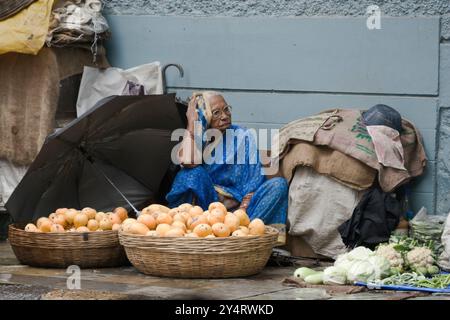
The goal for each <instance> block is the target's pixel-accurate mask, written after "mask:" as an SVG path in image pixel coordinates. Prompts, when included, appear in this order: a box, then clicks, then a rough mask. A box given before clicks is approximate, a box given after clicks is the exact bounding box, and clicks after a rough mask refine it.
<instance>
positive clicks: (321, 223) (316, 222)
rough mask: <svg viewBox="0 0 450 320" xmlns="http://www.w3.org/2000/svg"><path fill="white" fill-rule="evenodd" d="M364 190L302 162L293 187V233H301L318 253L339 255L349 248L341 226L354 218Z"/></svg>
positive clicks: (291, 217)
mask: <svg viewBox="0 0 450 320" xmlns="http://www.w3.org/2000/svg"><path fill="white" fill-rule="evenodd" d="M361 196H362V191H357V190H354V189H352V188H349V187H347V186H345V185H343V184H341V183H339V182H337V181H335V180H334V179H331V178H330V177H328V176H326V175H322V174H319V173H317V172H315V171H314V170H313V169H312V168H308V167H302V166H299V167H297V169H296V170H295V174H294V177H293V179H292V182H291V185H290V187H289V207H288V222H289V225H290V227H289V234H290V235H292V236H296V237H301V238H302V239H303V240H304V241H305V242H306V243H307V244H308V245H309V246H310V247H311V248H312V249H313V251H314V253H316V254H319V255H322V256H326V257H329V258H333V259H335V258H336V257H337V256H338V255H339V254H342V253H345V252H346V250H347V249H346V245H345V244H344V242H343V241H342V239H341V236H340V234H339V232H338V227H339V226H340V225H341V224H342V223H344V222H345V221H347V220H348V219H350V218H351V216H352V213H353V210H354V209H355V208H356V206H357V205H358V202H359V201H360V199H361Z"/></svg>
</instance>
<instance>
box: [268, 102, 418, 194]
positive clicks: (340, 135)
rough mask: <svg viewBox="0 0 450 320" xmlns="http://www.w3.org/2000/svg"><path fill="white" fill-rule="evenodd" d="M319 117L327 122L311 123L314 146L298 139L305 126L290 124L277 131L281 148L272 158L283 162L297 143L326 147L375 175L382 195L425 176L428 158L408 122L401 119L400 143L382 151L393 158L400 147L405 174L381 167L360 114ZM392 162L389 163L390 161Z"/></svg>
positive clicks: (343, 112) (342, 112)
mask: <svg viewBox="0 0 450 320" xmlns="http://www.w3.org/2000/svg"><path fill="white" fill-rule="evenodd" d="M330 113H331V116H330ZM322 114H324V115H325V118H326V121H325V122H324V123H323V124H322V125H319V126H317V125H316V124H318V123H317V122H314V123H313V124H314V127H313V128H314V130H315V133H314V141H313V142H311V141H310V140H309V139H308V140H307V139H303V138H301V137H300V139H299V135H298V134H297V132H298V130H299V129H301V127H303V126H305V121H302V122H298V123H295V122H293V123H291V124H288V125H286V126H284V127H283V128H282V129H281V130H280V134H279V137H280V139H279V140H280V144H279V149H278V152H276V153H275V156H278V155H280V159H281V161H283V158H284V157H286V155H287V154H288V153H289V152H290V150H292V148H291V147H292V145H294V144H296V143H298V141H299V140H302V141H305V142H308V143H312V144H314V145H316V146H326V147H328V148H330V149H332V150H336V151H339V152H340V153H343V154H345V155H347V156H349V157H351V158H354V159H356V160H358V161H360V162H362V163H363V164H364V165H366V166H367V167H370V168H372V169H375V170H376V171H378V182H379V185H380V186H381V188H382V190H383V191H384V192H392V191H393V190H395V189H396V188H397V187H399V186H400V185H402V184H404V183H406V182H408V181H409V180H410V179H411V178H414V177H417V176H420V175H421V174H422V173H423V172H424V170H425V166H426V163H427V158H426V155H425V150H424V148H423V145H422V141H421V140H422V139H421V135H420V133H419V131H418V130H417V129H416V127H415V126H414V125H413V124H412V123H411V122H409V121H408V120H406V119H401V125H402V130H401V134H400V137H399V142H398V143H395V142H393V143H391V144H389V145H387V146H385V150H383V151H384V154H386V155H390V154H394V155H395V154H398V151H397V150H398V148H399V144H401V147H402V148H403V154H401V159H402V160H403V165H404V168H405V169H406V170H405V169H401V168H399V167H398V166H395V165H394V166H385V165H386V164H387V163H388V162H386V161H383V162H384V164H383V163H381V162H380V159H379V155H380V152H378V155H377V150H376V147H375V144H374V143H375V142H376V143H379V142H378V140H376V141H374V140H373V138H372V136H371V135H370V134H369V132H368V131H367V126H366V124H365V123H364V121H363V118H362V114H361V111H360V110H351V109H336V110H332V111H324V112H323V113H322ZM306 123H307V122H306ZM297 127H300V128H297ZM378 136H379V135H378ZM378 136H377V138H378ZM385 140H386V139H385ZM385 140H381V141H385ZM285 141H287V142H285ZM397 141H398V140H397ZM386 148H392V150H386ZM378 150H379V149H378ZM388 151H389V152H388ZM391 158H392V157H391ZM391 158H388V159H389V160H391ZM282 166H283V163H282ZM312 166H313V167H314V165H312ZM361 172H362V171H361ZM368 173H369V171H366V173H365V174H368Z"/></svg>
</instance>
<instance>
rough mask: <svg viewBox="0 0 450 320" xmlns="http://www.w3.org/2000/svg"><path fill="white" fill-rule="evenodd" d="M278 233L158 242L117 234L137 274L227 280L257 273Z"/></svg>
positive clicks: (267, 257)
mask: <svg viewBox="0 0 450 320" xmlns="http://www.w3.org/2000/svg"><path fill="white" fill-rule="evenodd" d="M277 237H278V231H277V230H276V229H274V228H272V227H266V232H265V234H264V235H262V236H249V237H228V238H211V239H205V238H162V237H149V236H138V235H130V234H125V233H123V232H121V233H119V239H120V243H121V244H122V245H123V246H124V247H125V251H126V253H127V257H128V259H129V260H130V262H131V263H132V264H133V265H134V267H136V269H138V270H139V271H140V272H142V273H145V274H148V275H152V276H162V277H176V278H231V277H243V276H249V275H253V274H256V273H259V272H260V271H261V270H262V269H263V268H264V266H265V265H266V263H267V261H268V259H269V257H270V255H271V253H272V248H273V247H274V245H275V244H276V241H277Z"/></svg>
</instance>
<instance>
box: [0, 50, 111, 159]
mask: <svg viewBox="0 0 450 320" xmlns="http://www.w3.org/2000/svg"><path fill="white" fill-rule="evenodd" d="M85 65H92V55H91V53H90V52H89V51H88V50H84V49H80V48H58V49H52V48H43V49H42V50H41V51H40V52H39V54H38V55H36V56H31V55H23V54H16V53H7V54H4V55H1V56H0V70H1V72H0V83H2V86H1V87H0V137H2V138H1V139H0V158H5V159H7V160H9V161H11V162H13V163H14V164H17V165H29V164H31V162H32V161H33V160H34V158H35V157H36V155H37V153H38V152H39V150H40V148H41V146H42V144H43V143H44V141H45V138H46V137H47V135H48V134H49V133H51V132H52V131H53V129H54V127H55V113H56V109H57V106H58V101H59V90H60V81H61V80H63V79H66V78H68V77H70V76H73V75H77V74H80V73H81V72H82V71H83V67H84V66H85ZM97 65H98V66H103V67H107V66H109V63H108V62H107V60H106V57H105V56H104V55H102V59H98V64H97Z"/></svg>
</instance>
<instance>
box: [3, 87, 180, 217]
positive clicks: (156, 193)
mask: <svg viewBox="0 0 450 320" xmlns="http://www.w3.org/2000/svg"><path fill="white" fill-rule="evenodd" d="M185 111H186V109H185V106H184V105H183V104H181V103H176V102H175V95H174V94H170V95H151V96H112V97H108V98H105V99H103V100H101V101H100V102H99V103H98V104H97V105H96V106H95V107H94V108H93V109H92V110H91V111H89V112H87V113H85V114H84V115H83V116H81V117H80V118H78V119H75V120H74V121H72V122H71V123H70V124H68V125H67V126H66V127H64V128H62V129H60V130H58V131H57V132H55V133H54V134H52V135H50V136H48V137H47V139H46V141H45V143H44V145H43V147H42V149H41V151H40V152H39V154H38V156H37V157H36V159H35V161H34V162H33V163H32V165H31V166H30V168H29V169H28V171H27V173H26V174H25V176H24V177H23V179H22V181H21V182H20V183H19V185H18V186H17V188H16V189H15V190H14V192H13V194H12V195H11V197H10V198H9V200H8V202H7V203H6V208H7V210H8V211H9V213H10V214H11V216H12V218H13V220H14V221H16V222H29V221H31V220H34V219H37V218H38V217H41V216H47V215H49V214H50V213H52V212H54V211H55V210H56V209H57V208H79V209H81V208H84V207H92V208H95V209H97V210H99V211H110V210H112V209H113V208H115V207H118V206H123V207H126V208H127V209H130V208H131V205H129V203H130V204H132V205H133V206H135V207H140V206H143V205H144V204H146V203H149V202H156V201H161V199H160V194H161V192H160V185H161V183H162V181H163V179H164V177H167V176H170V174H169V175H168V174H167V172H168V170H169V169H170V170H172V169H173V167H174V166H173V164H172V162H171V158H170V156H171V151H172V148H173V147H174V146H175V144H176V143H178V142H177V141H171V138H170V137H171V133H172V131H173V130H175V129H178V128H185V124H186V116H185ZM165 184H166V185H167V181H165ZM124 197H125V198H126V199H128V201H129V203H128V202H127V201H126V200H125V199H124Z"/></svg>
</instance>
